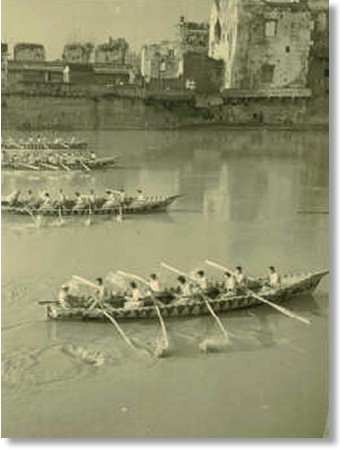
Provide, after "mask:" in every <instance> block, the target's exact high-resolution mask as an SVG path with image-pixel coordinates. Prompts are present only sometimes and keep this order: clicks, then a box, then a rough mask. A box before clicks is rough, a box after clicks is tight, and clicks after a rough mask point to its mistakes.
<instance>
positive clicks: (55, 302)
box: [38, 300, 59, 305]
mask: <svg viewBox="0 0 340 450" xmlns="http://www.w3.org/2000/svg"><path fill="white" fill-rule="evenodd" d="M57 303H59V302H58V301H57V300H39V301H38V305H55V304H57Z"/></svg>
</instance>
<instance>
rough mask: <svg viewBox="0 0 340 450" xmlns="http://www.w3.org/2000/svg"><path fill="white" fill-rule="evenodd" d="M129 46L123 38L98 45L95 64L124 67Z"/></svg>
mask: <svg viewBox="0 0 340 450" xmlns="http://www.w3.org/2000/svg"><path fill="white" fill-rule="evenodd" d="M128 51H129V44H128V43H127V42H126V40H125V39H123V38H118V39H112V37H110V38H109V41H108V42H106V43H104V44H101V45H98V46H97V48H96V50H95V63H97V64H114V65H123V64H126V62H127V54H128Z"/></svg>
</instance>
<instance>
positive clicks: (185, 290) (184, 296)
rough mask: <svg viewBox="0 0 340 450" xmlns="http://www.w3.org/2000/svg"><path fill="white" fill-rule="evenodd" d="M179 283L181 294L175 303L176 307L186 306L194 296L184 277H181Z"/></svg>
mask: <svg viewBox="0 0 340 450" xmlns="http://www.w3.org/2000/svg"><path fill="white" fill-rule="evenodd" d="M177 281H178V282H179V286H178V290H179V292H180V298H179V299H178V300H177V301H176V302H175V305H181V304H186V303H187V302H188V300H189V298H190V297H191V296H192V291H191V286H190V284H189V283H188V282H187V280H186V278H185V277H184V276H183V275H180V276H179V277H178V278H177Z"/></svg>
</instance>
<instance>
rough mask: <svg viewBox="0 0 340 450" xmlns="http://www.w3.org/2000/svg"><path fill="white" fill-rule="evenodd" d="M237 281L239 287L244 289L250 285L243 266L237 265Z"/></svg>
mask: <svg viewBox="0 0 340 450" xmlns="http://www.w3.org/2000/svg"><path fill="white" fill-rule="evenodd" d="M235 281H236V285H237V287H238V288H241V289H244V288H247V287H248V279H247V276H246V274H245V273H244V272H243V269H242V267H241V266H237V267H236V272H235Z"/></svg>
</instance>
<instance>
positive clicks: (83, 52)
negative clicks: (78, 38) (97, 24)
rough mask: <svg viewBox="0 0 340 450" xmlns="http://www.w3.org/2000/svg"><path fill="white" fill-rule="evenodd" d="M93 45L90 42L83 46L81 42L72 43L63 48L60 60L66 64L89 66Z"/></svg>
mask: <svg viewBox="0 0 340 450" xmlns="http://www.w3.org/2000/svg"><path fill="white" fill-rule="evenodd" d="M93 49H94V45H93V44H92V42H87V43H85V44H83V43H81V42H72V43H70V44H66V45H65V46H64V50H63V54H62V59H63V61H64V62H66V63H73V64H89V63H90V62H91V61H92V58H93V56H92V55H93Z"/></svg>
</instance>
